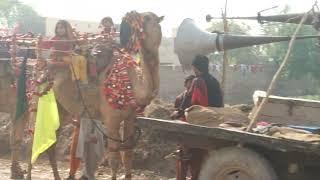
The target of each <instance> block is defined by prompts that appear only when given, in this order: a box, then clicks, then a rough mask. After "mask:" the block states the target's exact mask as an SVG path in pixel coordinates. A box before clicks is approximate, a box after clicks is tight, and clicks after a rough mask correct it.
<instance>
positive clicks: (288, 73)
mask: <svg viewBox="0 0 320 180" xmlns="http://www.w3.org/2000/svg"><path fill="white" fill-rule="evenodd" d="M288 10H289V9H288V8H286V9H285V10H284V11H282V13H283V14H285V13H287V12H288ZM296 28H297V25H296V24H288V23H270V24H269V25H267V26H265V27H263V31H264V32H265V33H266V34H268V35H277V36H280V35H281V36H291V35H292V34H293V33H294V31H295V29H296ZM315 34H317V32H316V31H315V30H314V29H313V28H312V27H311V26H303V27H302V28H301V30H300V32H299V35H315ZM317 43H318V40H317V39H305V40H296V41H295V44H294V47H293V50H292V51H291V55H290V59H289V63H288V65H287V67H286V69H285V71H284V72H283V78H285V79H301V78H304V77H309V78H310V80H311V81H315V82H316V81H318V82H319V81H320V71H319V68H320V56H319V55H320V54H319V50H320V49H319V47H318V46H316V44H317ZM287 49H288V42H280V43H273V44H269V45H266V46H265V48H264V51H265V53H266V54H267V55H268V56H270V57H272V58H273V59H274V60H275V62H276V63H277V64H280V63H281V62H282V60H283V58H284V56H285V54H286V52H287Z"/></svg>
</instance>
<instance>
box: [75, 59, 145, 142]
mask: <svg viewBox="0 0 320 180" xmlns="http://www.w3.org/2000/svg"><path fill="white" fill-rule="evenodd" d="M71 70H72V74H73V76H74V77H76V74H75V71H74V68H73V65H72V64H71ZM75 83H76V87H77V90H78V93H79V97H80V101H81V104H82V106H83V108H84V112H83V113H86V114H87V115H88V117H89V119H90V120H91V122H92V123H93V125H94V127H95V128H97V129H98V130H99V131H100V132H101V133H102V134H103V136H104V137H105V138H107V139H110V140H112V141H116V142H119V143H121V144H124V143H125V142H127V141H129V140H130V139H131V138H132V137H134V136H135V135H136V134H138V135H137V138H136V139H133V145H134V146H135V145H136V144H137V142H138V140H139V139H140V136H141V134H142V131H141V129H140V128H139V127H138V126H135V132H134V133H132V134H131V135H130V136H128V137H126V138H125V139H124V140H122V139H116V138H112V137H109V136H108V135H107V134H106V133H105V132H104V131H103V130H102V129H101V128H100V127H99V126H98V125H97V123H96V122H95V121H94V120H93V118H92V116H91V114H90V112H89V110H88V107H87V105H86V104H85V102H84V98H83V95H82V92H81V89H80V85H79V82H78V81H75ZM83 113H82V115H83Z"/></svg>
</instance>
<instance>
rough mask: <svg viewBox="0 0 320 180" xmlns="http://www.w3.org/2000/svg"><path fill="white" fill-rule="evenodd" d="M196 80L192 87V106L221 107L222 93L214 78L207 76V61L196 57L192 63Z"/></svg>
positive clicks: (201, 57) (204, 58) (202, 57)
mask: <svg viewBox="0 0 320 180" xmlns="http://www.w3.org/2000/svg"><path fill="white" fill-rule="evenodd" d="M192 67H193V71H194V73H195V74H196V78H195V79H194V80H193V85H192V100H191V104H192V105H201V106H209V107H223V106H224V104H223V100H222V98H223V97H222V91H221V88H220V84H219V82H218V81H217V79H216V78H214V77H213V76H212V75H211V74H209V68H208V67H209V59H208V58H207V57H206V56H200V55H198V56H196V58H195V59H194V61H193V62H192Z"/></svg>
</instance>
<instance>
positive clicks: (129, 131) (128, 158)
mask: <svg viewBox="0 0 320 180" xmlns="http://www.w3.org/2000/svg"><path fill="white" fill-rule="evenodd" d="M134 119H135V116H133V118H130V119H128V120H126V121H124V128H123V139H124V140H125V139H127V138H129V139H128V141H126V142H125V144H124V149H123V156H122V162H123V165H124V169H125V179H126V180H131V176H132V175H131V173H132V172H131V169H132V161H133V138H132V135H133V134H134V132H135V129H134ZM130 136H131V137H130Z"/></svg>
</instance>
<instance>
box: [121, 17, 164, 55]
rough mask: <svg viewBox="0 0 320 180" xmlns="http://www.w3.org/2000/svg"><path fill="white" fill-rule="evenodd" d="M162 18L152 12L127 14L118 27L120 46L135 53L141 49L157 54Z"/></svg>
mask: <svg viewBox="0 0 320 180" xmlns="http://www.w3.org/2000/svg"><path fill="white" fill-rule="evenodd" d="M163 18H164V17H163V16H161V17H158V16H157V15H156V14H154V13H152V12H145V13H137V12H135V11H132V12H129V13H127V14H126V16H125V17H124V18H123V20H122V23H121V26H120V42H121V45H122V46H124V47H126V48H128V49H129V50H133V51H137V50H138V49H139V48H143V49H144V50H145V51H148V52H150V53H153V54H157V53H158V49H159V46H160V43H161V38H162V32H161V26H160V22H161V21H162V20H163Z"/></svg>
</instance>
